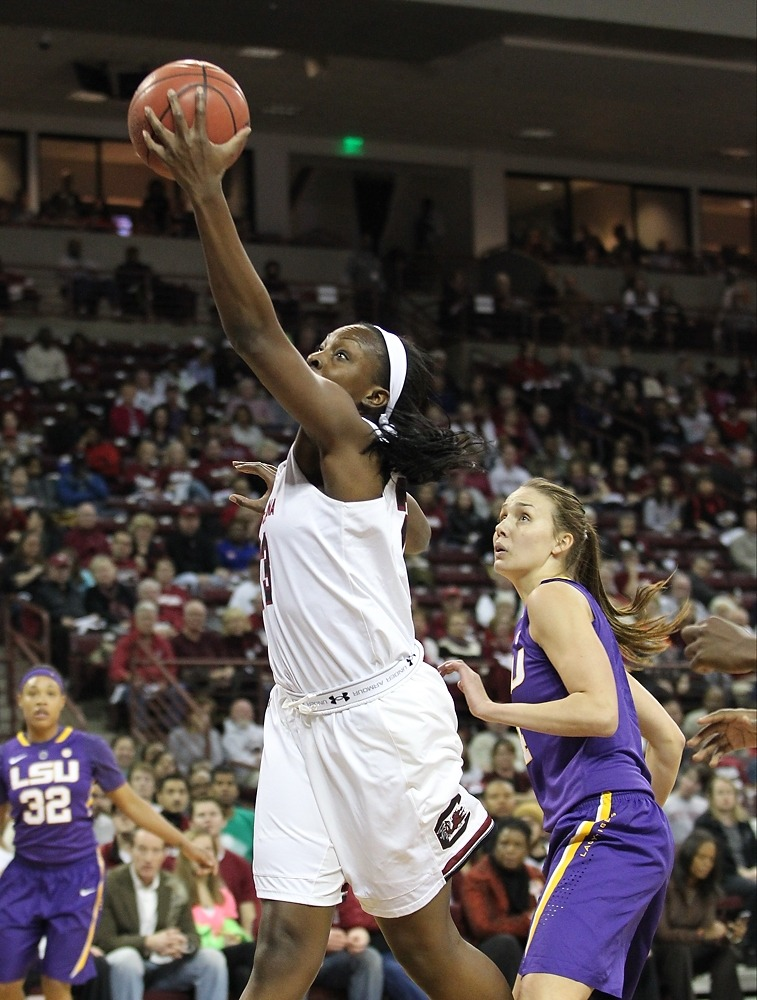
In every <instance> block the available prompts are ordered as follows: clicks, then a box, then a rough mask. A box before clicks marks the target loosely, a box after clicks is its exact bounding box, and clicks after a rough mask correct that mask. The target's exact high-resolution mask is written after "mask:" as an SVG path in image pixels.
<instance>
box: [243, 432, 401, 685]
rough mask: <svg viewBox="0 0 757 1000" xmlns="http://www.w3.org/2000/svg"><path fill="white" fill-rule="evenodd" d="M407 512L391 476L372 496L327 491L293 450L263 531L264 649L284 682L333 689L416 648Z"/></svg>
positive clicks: (368, 674) (278, 475)
mask: <svg viewBox="0 0 757 1000" xmlns="http://www.w3.org/2000/svg"><path fill="white" fill-rule="evenodd" d="M406 518H407V504H406V499H405V496H404V491H403V490H402V488H401V487H400V488H397V487H396V485H395V483H394V482H393V481H392V480H390V481H389V482H388V483H387V485H386V487H385V489H384V492H383V495H382V496H380V497H378V498H377V499H375V500H363V501H357V502H349V503H345V502H343V501H340V500H333V499H331V498H330V497H327V496H326V495H325V494H324V493H322V492H321V491H320V490H319V489H317V488H316V487H315V486H313V485H312V484H311V483H310V482H308V480H307V479H306V478H305V476H304V475H303V473H302V472H301V470H300V468H299V467H298V465H297V463H296V461H295V459H294V455H293V450H290V452H289V454H288V455H287V458H286V461H285V462H283V463H282V464H281V465H280V466H279V468H278V470H277V472H276V479H275V482H274V485H273V489H272V491H271V495H270V498H269V501H268V505H267V508H266V512H265V515H264V517H263V523H262V525H261V531H260V584H261V589H262V599H263V619H264V622H265V630H266V635H267V637H268V656H269V660H270V664H271V669H272V671H273V676H274V679H275V681H276V682H277V683H278V684H281V686H282V687H284V688H285V689H286V690H288V691H290V692H292V693H293V694H298V695H299V694H301V695H305V694H313V693H316V692H321V691H330V690H332V689H334V688H336V687H339V686H340V685H342V684H346V683H351V682H353V681H359V680H363V679H365V678H368V677H372V676H373V675H374V674H376V673H379V672H380V671H382V670H385V669H386V668H387V667H388V666H389V665H390V664H392V663H395V662H396V661H397V660H399V659H401V658H402V657H405V656H414V657H416V656H417V648H418V647H417V644H416V641H415V634H414V629H413V622H412V616H411V608H410V588H409V585H408V580H407V570H406V568H405V560H404V558H403V535H404V528H405V522H406Z"/></svg>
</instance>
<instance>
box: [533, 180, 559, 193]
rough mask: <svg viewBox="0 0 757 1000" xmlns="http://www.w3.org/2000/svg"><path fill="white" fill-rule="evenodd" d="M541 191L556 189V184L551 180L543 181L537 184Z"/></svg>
mask: <svg viewBox="0 0 757 1000" xmlns="http://www.w3.org/2000/svg"><path fill="white" fill-rule="evenodd" d="M536 186H537V188H538V190H539V191H554V189H555V186H554V184H552V183H551V182H550V181H541V182H540V183H539V184H537V185H536Z"/></svg>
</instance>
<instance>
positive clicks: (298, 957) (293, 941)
mask: <svg viewBox="0 0 757 1000" xmlns="http://www.w3.org/2000/svg"><path fill="white" fill-rule="evenodd" d="M323 909H324V914H323V919H322V920H321V921H318V922H317V923H316V922H315V921H314V920H313V919H312V916H313V911H314V908H313V907H305V906H300V905H298V904H296V903H282V904H280V903H272V904H271V903H267V904H266V912H265V917H264V919H263V921H262V922H261V925H260V932H259V934H258V938H257V942H256V945H255V969H256V972H257V971H260V972H265V973H266V974H278V972H280V971H285V970H290V969H292V968H294V967H297V966H298V965H299V966H303V965H304V964H306V963H309V964H312V965H313V968H314V973H313V974H314V975H315V972H316V971H317V970H318V968H319V967H320V964H321V962H322V960H323V953H324V950H325V948H326V941H327V940H328V929H329V927H330V926H331V916H332V911H331V909H330V908H326V907H324V908H323Z"/></svg>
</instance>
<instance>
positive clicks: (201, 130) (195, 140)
mask: <svg viewBox="0 0 757 1000" xmlns="http://www.w3.org/2000/svg"><path fill="white" fill-rule="evenodd" d="M167 97H168V102H169V104H170V105H171V113H172V115H173V124H174V131H173V132H172V131H171V130H170V129H168V128H166V127H165V125H163V124H162V123H161V121H160V119H159V118H158V117H157V115H156V114H155V112H154V111H153V110H152V108H147V107H146V108H145V116H146V117H147V120H148V121H149V123H150V128H151V129H152V135H151V134H150V132H148V131H147V130H145V131H144V132H143V133H142V137H143V138H144V141H145V145H146V146H147V148H148V149H149V150H150V151H151V152H153V153H155V155H156V156H157V157H158V158H159V159H161V160H162V161H163V162H164V163H165V164H166V166H167V167H168V168H169V170H170V171H171V173H172V174H173V176H174V177H175V178H176V180H177V181H178V182H179V184H180V185H181V186H182V187H183V188H184V189H185V190H186V191H187V193H188V194H189V195H190V197H191V198H192V199H193V200H194V199H195V198H196V197H198V196H201V194H202V193H203V191H205V190H211V189H213V188H215V187H217V185H218V184H220V181H221V177H222V176H223V174H224V173H225V172H226V170H227V169H228V167H230V166H231V164H232V163H234V162H235V160H236V159H237V158H238V156H239V154H240V152H241V148H240V147H242V146H244V144H245V142H246V141H247V136H248V135H249V134H250V128H249V126H245V127H244V128H241V129H240V130H239V131H238V132H237V134H236V135H235V136H233V137H232V138H231V139H229V141H228V142H224V143H222V144H220V145H217V144H215V143H212V142H211V141H210V140H209V139H208V133H207V129H206V127H205V92H204V90H203V88H202V87H198V88H197V94H196V97H195V117H194V121H193V123H192V124H191V125H188V124H187V120H186V118H185V117H184V112H183V111H182V108H181V104H180V103H179V100H178V98H177V96H176V91H175V90H169V91H168V94H167Z"/></svg>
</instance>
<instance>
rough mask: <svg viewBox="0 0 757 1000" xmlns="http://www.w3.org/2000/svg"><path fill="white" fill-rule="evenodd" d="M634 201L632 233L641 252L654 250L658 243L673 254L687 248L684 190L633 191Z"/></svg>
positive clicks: (651, 189) (655, 189)
mask: <svg viewBox="0 0 757 1000" xmlns="http://www.w3.org/2000/svg"><path fill="white" fill-rule="evenodd" d="M635 198H636V233H637V236H638V239H639V242H640V243H641V245H642V246H643V247H644V248H645V249H647V250H655V249H657V247H658V246H659V244H660V242H661V241H663V242H664V243H665V244H666V245H667V248H668V250H671V251H674V252H675V251H679V250H686V249H687V248H688V245H689V240H688V236H687V233H688V226H687V224H686V217H687V202H688V199H687V195H686V192H685V191H675V190H672V189H670V188H664V189H662V188H637V189H636V191H635Z"/></svg>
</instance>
